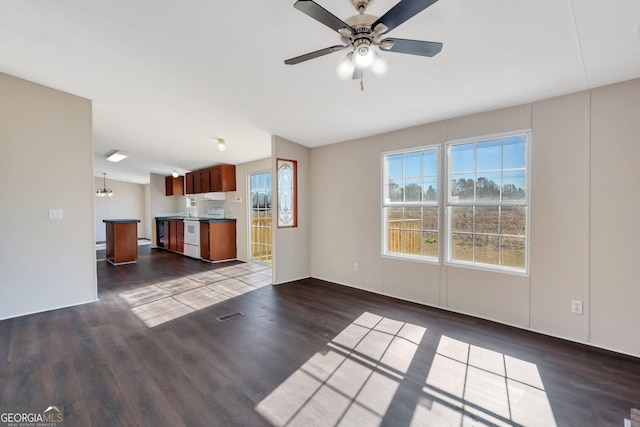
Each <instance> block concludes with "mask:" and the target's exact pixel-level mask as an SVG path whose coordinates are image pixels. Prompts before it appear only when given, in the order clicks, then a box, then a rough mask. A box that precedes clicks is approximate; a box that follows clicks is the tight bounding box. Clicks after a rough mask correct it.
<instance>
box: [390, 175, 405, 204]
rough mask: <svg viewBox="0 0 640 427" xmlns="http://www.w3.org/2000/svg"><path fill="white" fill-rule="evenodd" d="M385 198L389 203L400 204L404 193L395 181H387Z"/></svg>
mask: <svg viewBox="0 0 640 427" xmlns="http://www.w3.org/2000/svg"><path fill="white" fill-rule="evenodd" d="M387 191H388V193H387V196H388V197H389V201H391V202H401V201H402V200H403V197H404V193H403V191H402V187H401V186H400V185H399V184H398V183H397V182H395V181H393V180H389V185H388V187H387Z"/></svg>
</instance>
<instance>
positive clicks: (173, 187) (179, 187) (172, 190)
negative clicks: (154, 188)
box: [164, 175, 184, 196]
mask: <svg viewBox="0 0 640 427" xmlns="http://www.w3.org/2000/svg"><path fill="white" fill-rule="evenodd" d="M164 188H165V195H167V196H184V176H182V175H181V176H179V177H177V178H174V177H173V176H172V175H169V176H167V177H165V178H164Z"/></svg>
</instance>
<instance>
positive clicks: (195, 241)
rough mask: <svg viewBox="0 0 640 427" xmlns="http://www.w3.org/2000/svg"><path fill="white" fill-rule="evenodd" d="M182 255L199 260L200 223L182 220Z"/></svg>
mask: <svg viewBox="0 0 640 427" xmlns="http://www.w3.org/2000/svg"><path fill="white" fill-rule="evenodd" d="M184 254H185V255H186V256H190V257H192V258H200V221H198V220H191V219H185V220H184Z"/></svg>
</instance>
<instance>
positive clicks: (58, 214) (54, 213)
mask: <svg viewBox="0 0 640 427" xmlns="http://www.w3.org/2000/svg"><path fill="white" fill-rule="evenodd" d="M49 219H62V209H49Z"/></svg>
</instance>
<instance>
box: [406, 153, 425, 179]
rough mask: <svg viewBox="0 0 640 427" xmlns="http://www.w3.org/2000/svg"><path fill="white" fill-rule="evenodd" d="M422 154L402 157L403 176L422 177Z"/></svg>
mask: <svg viewBox="0 0 640 427" xmlns="http://www.w3.org/2000/svg"><path fill="white" fill-rule="evenodd" d="M421 160H422V153H419V152H418V153H410V154H406V155H405V157H404V176H405V177H417V176H422V165H421V163H422V162H421Z"/></svg>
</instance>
